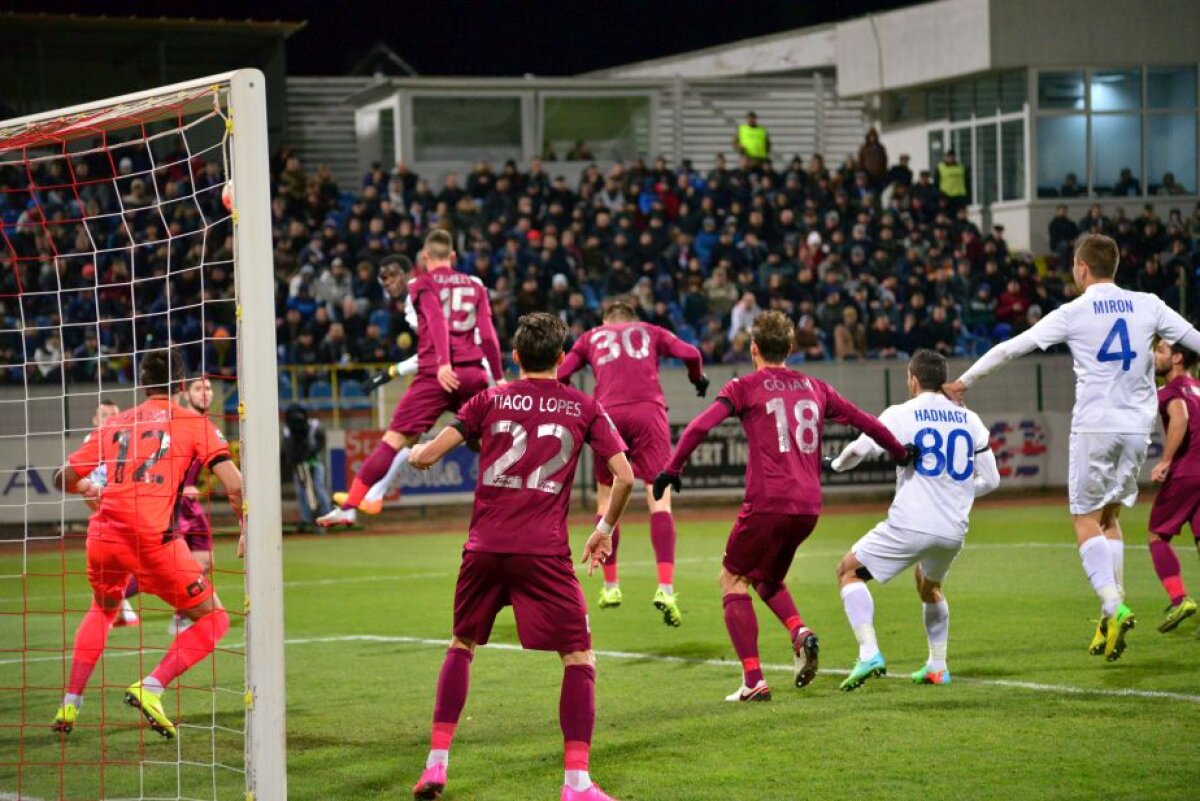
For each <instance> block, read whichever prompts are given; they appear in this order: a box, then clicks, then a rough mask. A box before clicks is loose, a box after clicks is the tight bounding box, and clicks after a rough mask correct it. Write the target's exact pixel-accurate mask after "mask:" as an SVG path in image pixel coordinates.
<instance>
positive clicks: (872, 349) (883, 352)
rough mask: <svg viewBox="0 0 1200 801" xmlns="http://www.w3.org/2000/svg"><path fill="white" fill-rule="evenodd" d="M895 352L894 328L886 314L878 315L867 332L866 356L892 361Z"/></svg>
mask: <svg viewBox="0 0 1200 801" xmlns="http://www.w3.org/2000/svg"><path fill="white" fill-rule="evenodd" d="M896 352H897V351H896V326H895V325H893V324H892V321H891V320H890V319H889V318H888V316H887V315H886V314H880V315H878V316H876V317H875V319H874V320H873V321H872V322H871V327H870V329H868V330H867V355H868V356H870V357H871V358H872V359H893V358H895V357H896Z"/></svg>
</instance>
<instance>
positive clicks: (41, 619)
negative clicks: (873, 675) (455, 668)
mask: <svg viewBox="0 0 1200 801" xmlns="http://www.w3.org/2000/svg"><path fill="white" fill-rule="evenodd" d="M686 501H687V499H686V496H685V497H684V498H683V506H684V508H685V511H684V513H683V514H682V515H681V519H680V522H679V546H678V559H679V567H678V574H677V579H676V588H677V590H678V592H680V600H681V604H682V606H683V610H684V624H683V626H682V628H679V629H669V628H667V627H666V626H664V625H663V624H662V622H661V616H660V615H658V613H656V612H655V610H654V609H653V607H652V606H651V603H650V599H651V595H652V594H653V591H654V586H655V585H654V581H655V577H654V576H655V571H654V565H653V555H652V551H651V549H650V543H649V536H648V532H647V525H646V522H645V517H644V515H634V516H633V519H632V520H631V522H630V523H629V524H627V525H625V526H623V531H622V543H621V581H622V588H623V590H624V594H625V605H624V606H622V607H621V608H619V609H615V610H604V611H601V610H599V609H597V608H595V606H594V599H595V595H596V592H597V591H598V588H599V578H598V577H597V578H593V579H591V580H588V579H586V578H585V579H584V583H585V588H586V590H585V591H586V594H587V596H588V598H589V601H590V602H592V603H593V608H592V630H593V636H594V644H595V647H596V649H597V651H598V652H599V656H598V670H599V677H598V682H597V695H598V697H597V707H598V710H597V727H596V736H595V740H594V745H593V751H592V775H593V777H594V778H595V779H596V780H597V781H599V782H600V783H601V785H602V786H603V787H604V788H605V789H606V790H607V791H608V792H609V793H611V794H613V795H614V796H616V797H617V798H620V799H623V800H624V801H637V800H638V799H643V800H645V801H649V800H650V799H672V800H676V799H677V800H679V801H683V800H684V799H695V800H696V801H709V800H710V799H758V800H766V801H784V800H785V799H795V798H806V799H808V798H811V799H844V798H864V799H872V801H890V800H891V799H897V800H898V799H954V801H960V800H961V799H998V800H999V799H1003V800H1004V801H1011V799H1064V800H1065V799H1084V798H1101V797H1103V798H1108V799H1134V798H1136V799H1194V798H1196V793H1197V789H1196V788H1197V787H1198V786H1200V739H1198V737H1197V733H1198V732H1200V639H1198V638H1197V637H1196V636H1195V632H1196V628H1197V623H1196V622H1195V619H1193V620H1191V621H1188V622H1186V623H1185V624H1184V625H1183V626H1182V627H1181V628H1180V629H1179V630H1178V631H1176V632H1174V633H1172V634H1169V635H1161V634H1159V633H1158V632H1157V631H1155V626H1156V625H1157V623H1158V622H1159V620H1160V614H1161V610H1162V608H1163V606H1164V605H1165V603H1166V600H1165V596H1164V594H1163V592H1162V588H1161V587H1160V586H1159V584H1158V581H1157V579H1156V578H1155V576H1154V572H1153V569H1152V567H1151V564H1150V559H1149V555H1148V554H1147V552H1146V548H1145V534H1144V532H1145V518H1146V513H1147V511H1148V506H1146V505H1142V506H1140V507H1139V508H1138V509H1136V510H1134V511H1133V512H1132V513H1130V514H1128V515H1127V519H1126V520H1125V521H1124V522H1125V531H1126V539H1127V542H1129V543H1130V547H1129V548H1128V550H1127V554H1126V566H1125V580H1126V586H1127V595H1128V601H1129V603H1130V605H1131V606H1132V607H1133V609H1134V610H1135V612H1137V614H1138V615H1139V624H1138V628H1137V629H1135V630H1134V632H1132V634H1131V638H1130V647H1129V650H1128V651H1127V652H1126V654H1125V656H1124V658H1123V659H1121V660H1120V661H1119V662H1117V663H1114V664H1105V663H1104V662H1103V659H1102V658H1096V657H1090V656H1088V655H1087V653H1086V646H1087V642H1088V639H1089V637H1090V636H1091V633H1092V630H1093V628H1094V618H1095V616H1096V610H1097V602H1096V600H1095V597H1094V595H1093V594H1092V592H1091V589H1090V588H1089V586H1088V584H1087V581H1086V578H1085V577H1084V575H1083V572H1082V570H1081V569H1080V565H1079V558H1078V556H1077V554H1076V551H1075V549H1074V547H1073V545H1072V536H1071V531H1070V526H1069V522H1068V519H1067V514H1066V510H1065V508H1064V507H1063V506H1062V505H1058V504H1055V505H1045V504H1031V505H1026V506H1017V505H1013V504H1012V503H1011V502H1010V503H1004V504H1001V505H996V506H988V507H985V508H981V509H980V510H978V511H976V513H975V514H974V515H973V516H972V528H971V533H970V535H969V537H968V540H967V547H966V550H965V551H964V552H963V554H962V556H960V558H959V560H958V562H957V563H956V564H955V566H954V569H953V570H952V571H951V573H950V576H949V578H948V580H947V584H946V594H947V598H948V599H949V602H950V610H951V613H950V618H951V623H950V666H951V670H952V672H953V675H954V683H953V684H951V685H950V686H947V687H916V686H912V685H911V684H909V683H908V681H907V679H906V678H904V679H897V678H891V677H889V678H888V679H882V680H873V681H871V682H868V684H867V685H866V686H865V687H863V688H862V689H860V690H858V691H856V692H854V693H849V694H844V693H841V692H838V690H837V684H838V682H839V681H841V678H842V672H844V670H845V669H847V668H849V667H850V665H851V663H852V662H853V660H854V657H855V655H856V650H857V649H856V646H855V644H854V640H853V636H852V634H851V633H850V631H849V627H848V626H847V624H846V620H845V616H844V614H843V612H842V608H841V601H840V599H839V597H838V591H837V586H836V582H835V579H834V566H835V564H836V563H837V560H838V559H839V557H840V556H841V555H842V554H843V553H844V552H845V551H846V549H847V548H848V546H849V545H850V544H851V543H852V542H853V541H854V539H855V538H857V537H858V536H860V535H861V534H862V533H863V532H865V531H866V530H868V529H869V528H870V527H871V526H872V525H873V524H874V523H875V522H877V521H878V520H879V519H880V518H881V516H882V507H871V508H870V509H868V510H866V511H863V512H861V513H852V514H827V515H826V516H825V517H823V518H822V520H821V523H820V525H819V526H818V527H817V530H816V532H815V533H814V535H813V537H812V538H811V539H810V540H809V542H808V543H806V544H805V545H804V546H803V547H802V548H801V549H800V552H799V554H798V557H797V560H796V563H795V565H794V567H793V568H792V573H791V576H790V581H789V584H790V586H791V588H792V592H793V594H794V595H795V597H796V600H797V603H798V605H799V607H800V610H801V613H802V614H803V615H804V616H805V618H806V621H807V622H808V624H809V625H810V626H811V627H812V628H813V629H814V630H815V631H817V633H818V634H819V635H820V637H821V642H822V652H821V665H822V668H823V669H824V670H823V672H822V674H821V675H820V676H819V677H818V678H817V680H816V681H815V682H814V683H813V685H812V686H810V687H808V688H807V689H805V690H796V689H794V688H792V687H791V673H790V649H789V647H788V642H787V637H786V634H785V633H784V631H783V629H782V627H781V626H780V625H779V624H778V623H777V622H776V620H775V619H774V617H773V616H771V615H770V613H769V611H768V610H766V609H765V607H764V606H763V605H762V604H761V603H758V602H757V601H756V602H755V607H756V610H757V611H758V615H759V627H760V648H761V655H762V660H763V662H764V663H765V664H766V665H767V679H768V681H769V682H770V683H771V684H772V687H773V689H774V692H775V700H774V701H772V702H771V703H769V704H754V705H744V706H735V705H732V704H727V703H725V702H724V701H723V700H722V699H723V697H724V696H725V695H726V694H727V693H729V692H731V691H732V690H733V689H734V688H735V687H736V686H737V685H738V683H739V672H738V667H737V663H736V660H735V658H734V655H733V651H732V648H731V646H730V644H729V642H728V638H727V637H726V634H725V629H724V625H723V622H722V618H721V599H720V594H719V591H718V590H717V587H716V583H715V576H716V573H717V570H718V567H719V564H720V557H721V553H722V550H723V544H724V539H725V536H726V534H727V532H728V530H729V526H730V524H731V523H732V520H733V517H734V510H733V509H730V510H728V512H722V513H710V512H706V513H705V514H704V516H703V518H701V517H698V516H695V515H692V516H689V514H688V513H687V511H686ZM634 504H635V507H637V508H640V504H641V501H640V499H635V501H634ZM860 508H862V507H860ZM386 525H387V523H386V519H385V520H382V521H379V522H378V523H376V524H375V525H374V526H373V528H374V530H382V529H385V528H386ZM586 528H587V524H586V522H583V521H581V522H580V524H579V525H578V526H576V527H575V530H574V534H575V537H574V545H575V549H576V551H577V552H578V550H579V549H580V548H581V546H582V542H583V538H584V537H586V535H587V533H588V531H587V530H585V529H586ZM463 539H464V534H463V527H461V526H460V527H456V530H455V531H454V532H453V533H442V534H429V535H416V536H379V537H361V536H342V537H338V536H336V535H332V536H327V537H323V538H316V537H313V538H293V539H289V540H288V541H287V542H286V543H285V558H286V578H287V582H288V584H287V637H288V640H289V645H288V649H287V660H288V663H287V681H288V688H287V689H288V723H287V725H288V745H289V757H288V770H289V785H290V786H289V798H291V799H298V800H307V799H312V800H313V801H317V800H318V799H320V800H321V801H324V800H325V799H396V798H404V797H408V796H407V794H408V792H409V788H410V786H411V784H412V783H413V782H414V781H415V780H416V778H417V776H418V775H419V773H420V769H421V767H422V766H423V764H424V758H425V753H426V750H427V748H428V733H429V732H428V729H429V721H430V717H431V713H432V708H433V693H434V687H435V684H436V681H437V673H438V668H439V666H440V664H441V659H442V655H443V653H444V650H445V643H446V641H447V639H448V635H449V629H450V616H451V597H452V590H453V584H454V577H455V573H456V570H457V567H458V559H459V551H460V545H461V542H462V540H463ZM1177 547H1178V550H1179V553H1180V556H1181V558H1182V560H1183V564H1184V578H1185V580H1187V581H1190V582H1191V584H1192V587H1193V592H1197V593H1200V562H1198V560H1197V558H1196V555H1195V552H1194V550H1193V549H1192V545H1191V538H1190V537H1186V536H1185V537H1183V538H1181V541H1180V542H1178V543H1177ZM217 557H218V566H229V565H233V564H234V559H233V554H232V547H231V545H230V544H225V543H223V544H222V545H221V546H220V547H219V552H218V554H217ZM25 559H26V557H23V556H22V555H21V554H20V553H19V551H15V550H14V549H13V548H11V547H7V546H5V548H2V549H0V574H2V575H5V576H12V575H14V574H17V575H19V574H20V573H21V572H22V562H23V561H24V560H25ZM27 560H28V561H27V562H26V565H27V566H26V567H25V570H26V571H28V572H41V573H48V574H57V573H59V572H61V570H62V568H63V566H64V564H65V566H66V568H68V569H69V570H71V571H75V572H74V573H72V574H70V575H67V576H66V578H65V579H62V578H56V577H54V575H50V576H45V577H29V578H26V579H25V580H23V581H22V580H20V579H19V578H17V579H13V578H8V579H0V650H3V652H0V799H6V801H7V799H14V798H17V797H18V793H20V796H19V797H21V798H29V799H58V798H72V799H85V798H98V797H102V796H103V797H108V798H148V797H152V796H169V797H170V798H177V797H183V798H195V799H213V798H221V799H224V798H231V799H232V798H239V799H240V798H241V797H242V796H241V793H240V787H241V776H240V775H239V774H238V773H237V772H236V770H234V768H237V767H240V765H241V749H242V742H243V741H242V737H241V735H240V734H239V731H240V729H241V726H242V714H241V695H240V688H241V683H240V671H241V662H240V657H239V656H238V655H237V653H236V651H237V647H238V646H239V644H240V643H241V641H242V636H243V631H244V629H243V627H242V625H241V621H240V619H235V621H234V626H233V628H232V629H231V631H230V633H229V635H228V636H227V639H226V641H225V644H226V645H227V646H232V647H233V649H232V651H231V652H228V653H224V654H222V655H220V656H219V657H218V658H217V659H215V660H212V661H210V662H208V663H205V664H202V665H201V666H199V667H197V668H196V671H195V673H193V674H189V675H188V676H185V685H186V686H185V688H184V689H182V690H179V691H173V693H174V697H173V698H172V705H173V707H174V710H175V714H177V715H178V716H179V717H181V718H182V719H183V721H184V722H185V724H188V723H191V724H194V727H193V728H189V727H186V726H185V727H184V728H183V729H182V731H181V736H180V738H179V739H178V740H176V741H174V742H170V743H168V742H166V741H164V740H161V739H160V738H158V737H157V736H156V735H154V734H152V733H151V732H150V731H149V730H148V729H147V728H145V727H143V726H140V725H139V719H138V717H137V715H136V713H134V712H133V711H132V710H130V709H128V708H127V707H125V706H123V705H122V704H121V689H122V688H123V687H124V686H126V685H127V684H129V683H130V682H132V681H134V680H136V679H137V678H139V677H140V676H141V675H142V674H143V673H144V672H146V671H147V670H148V667H149V666H150V665H151V664H153V662H154V661H155V660H156V659H157V653H152V654H149V655H147V656H144V657H141V656H139V655H138V650H139V649H138V646H139V644H140V643H141V644H144V645H146V646H147V647H149V648H157V649H161V648H162V647H164V646H165V644H166V643H167V642H168V639H169V638H168V637H167V635H166V632H165V626H166V622H167V615H166V613H165V612H155V611H147V612H146V614H145V625H144V626H143V627H142V628H141V629H116V630H114V631H113V633H112V636H111V638H110V641H109V642H110V649H111V650H110V653H109V656H108V657H106V658H105V660H104V661H103V663H102V664H101V666H100V667H99V668H98V669H97V672H96V676H95V679H94V681H93V687H92V689H91V690H90V692H89V694H88V700H87V703H86V704H85V706H84V708H83V717H82V720H81V723H80V726H79V727H78V728H77V729H76V730H75V732H74V733H72V734H71V735H70V737H69V738H66V740H65V741H63V740H60V737H59V736H58V735H56V734H54V733H53V732H51V731H50V729H49V723H50V720H51V718H52V717H53V714H54V710H55V708H56V706H57V705H58V702H59V698H60V694H61V691H62V690H61V688H62V683H63V681H64V679H65V675H66V674H65V671H66V668H65V667H64V662H63V659H62V652H63V651H64V650H65V651H66V652H67V655H68V656H69V651H70V642H71V638H72V636H73V632H74V628H75V625H76V624H77V623H78V620H79V618H80V615H81V614H82V610H83V609H84V608H85V607H86V604H87V598H88V596H87V588H86V579H85V578H84V576H82V575H81V574H80V573H79V571H81V570H82V566H83V554H82V552H81V551H79V550H73V551H68V553H67V555H66V558H65V560H64V559H63V557H62V556H61V555H60V554H58V553H57V552H55V553H40V554H39V553H31V554H30V555H29V556H28V557H27ZM217 584H218V588H219V592H220V594H221V596H222V598H223V600H224V601H225V604H226V606H227V607H229V608H231V609H240V608H241V598H240V593H239V592H237V591H236V589H235V588H236V587H237V586H238V581H237V579H236V578H235V577H233V576H227V575H226V576H218V581H217ZM872 592H873V593H874V595H875V600H876V628H877V631H878V635H879V640H880V646H881V648H882V649H883V653H884V654H885V656H886V657H887V660H888V666H889V669H890V671H891V672H892V674H893V676H905V677H906V676H907V673H908V672H910V671H912V670H915V669H917V668H918V667H920V665H921V664H922V663H923V661H924V658H925V655H926V644H925V635H924V628H923V626H922V623H921V607H920V602H919V600H918V599H917V596H916V593H915V592H914V589H913V585H912V582H911V579H909V578H907V577H899V578H897V579H896V580H895V581H893V582H892V583H891V584H889V585H887V586H883V587H881V586H879V585H877V584H872ZM64 596H65V600H64ZM147 603H149V602H147ZM64 608H66V609H67V610H69V611H68V612H67V614H66V615H64V614H63V613H62V610H63V609H64ZM22 609H27V610H30V611H31V612H33V614H24V615H22V614H20V613H21V611H22ZM14 613H15V614H14ZM514 643H516V631H515V626H514V624H513V620H512V616H511V614H510V613H509V612H507V611H506V612H505V613H503V614H502V616H501V618H500V619H499V621H498V622H497V625H496V629H495V632H494V634H493V644H494V645H495V646H496V647H484V648H481V649H480V650H479V651H478V652H477V655H476V658H475V661H474V665H473V668H472V675H471V695H470V698H469V699H468V701H467V707H466V711H465V713H464V717H463V720H462V722H461V724H460V727H459V730H458V736H457V738H456V740H455V744H454V749H453V752H452V757H451V765H450V784H449V786H448V788H447V793H446V796H445V798H446V799H448V801H460V800H461V801H468V799H474V800H476V801H483V800H484V799H486V800H487V801H496V800H502V799H535V798H547V799H549V798H557V793H558V787H559V784H560V782H561V747H562V742H561V735H560V732H559V729H558V720H557V710H558V692H559V681H560V677H561V672H562V669H561V666H560V664H559V661H558V659H557V658H556V657H555V656H554V655H552V654H544V653H529V652H522V651H520V650H519V649H516V648H514V647H513V644H514ZM22 648H24V649H26V651H25V653H24V654H22V653H20V649H22ZM7 649H15V650H7ZM214 681H215V683H216V684H217V685H218V686H219V687H220V688H221V689H220V690H218V691H217V692H212V691H211V690H210V689H209V688H211V687H212V685H213V684H214ZM101 685H102V686H101ZM100 720H103V721H104V726H103V728H101V727H99V725H98V723H99V721H100ZM214 724H215V725H214ZM100 762H104V763H105V764H104V765H103V767H101V765H100V764H99V763H100ZM214 762H216V763H218V767H216V768H214V767H213V763H214ZM18 763H22V764H21V766H20V767H18ZM226 766H228V767H226ZM18 782H19V785H18ZM101 783H103V787H102V784H101ZM18 787H19V789H18Z"/></svg>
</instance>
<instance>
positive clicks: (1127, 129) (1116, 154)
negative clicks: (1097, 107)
mask: <svg viewBox="0 0 1200 801" xmlns="http://www.w3.org/2000/svg"><path fill="white" fill-rule="evenodd" d="M1124 170H1129V172H1130V175H1131V176H1132V178H1133V179H1135V180H1137V181H1139V182H1140V180H1141V178H1142V118H1141V117H1140V116H1139V115H1137V114H1098V115H1096V116H1094V117H1092V191H1094V192H1096V193H1097V194H1105V195H1107V194H1113V193H1119V194H1123V195H1129V194H1132V195H1140V194H1141V186H1140V183H1139V185H1138V186H1137V187H1136V190H1137V191H1132V190H1133V189H1134V187H1133V186H1132V185H1131V184H1129V182H1128V179H1124V180H1123V179H1122V178H1121V174H1122V172H1123V171H1124ZM1118 184H1120V185H1118Z"/></svg>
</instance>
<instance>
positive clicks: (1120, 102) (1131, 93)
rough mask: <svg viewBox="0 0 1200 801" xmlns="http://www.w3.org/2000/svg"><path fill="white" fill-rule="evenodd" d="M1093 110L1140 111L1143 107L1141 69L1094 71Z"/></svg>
mask: <svg viewBox="0 0 1200 801" xmlns="http://www.w3.org/2000/svg"><path fill="white" fill-rule="evenodd" d="M1091 97H1092V111H1138V110H1139V109H1141V107H1142V71H1141V70H1103V71H1102V70H1097V71H1096V72H1093V73H1092V93H1091Z"/></svg>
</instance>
